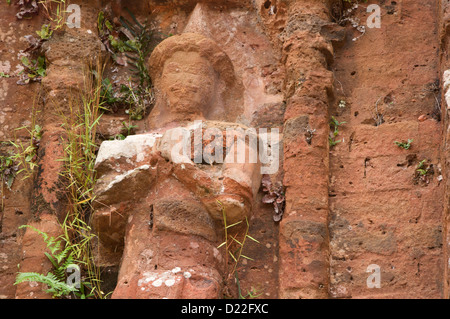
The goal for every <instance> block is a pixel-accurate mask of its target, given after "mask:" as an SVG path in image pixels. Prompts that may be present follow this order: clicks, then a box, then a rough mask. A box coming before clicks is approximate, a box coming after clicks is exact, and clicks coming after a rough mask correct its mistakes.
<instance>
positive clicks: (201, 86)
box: [149, 33, 242, 127]
mask: <svg viewBox="0 0 450 319" xmlns="http://www.w3.org/2000/svg"><path fill="white" fill-rule="evenodd" d="M149 70H150V74H151V77H152V81H153V84H154V86H155V91H156V94H157V102H156V105H155V108H154V110H153V111H152V113H151V114H150V117H149V121H150V126H153V127H155V126H156V127H158V126H162V125H164V124H167V123H170V122H182V121H193V120H200V119H208V120H226V121H234V120H235V119H236V117H237V116H238V115H239V109H240V108H241V107H242V106H241V105H242V104H241V103H240V99H241V96H242V93H241V92H240V90H241V88H240V86H239V82H238V80H237V79H236V76H235V73H234V68H233V64H232V62H231V60H230V59H229V57H228V56H227V55H226V54H225V53H224V52H223V51H222V50H221V49H220V48H219V47H218V45H217V44H216V43H215V42H214V41H213V40H211V39H209V38H206V37H204V36H202V35H200V34H195V33H184V34H181V35H176V36H172V37H170V38H168V39H165V40H164V41H163V42H161V43H160V44H159V45H158V46H157V47H156V48H155V50H154V51H153V53H152V55H151V57H150V59H149ZM233 117H234V118H233Z"/></svg>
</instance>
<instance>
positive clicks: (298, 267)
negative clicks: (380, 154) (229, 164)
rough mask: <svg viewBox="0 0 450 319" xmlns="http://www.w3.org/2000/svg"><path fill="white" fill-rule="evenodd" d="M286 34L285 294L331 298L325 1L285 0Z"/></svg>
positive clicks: (330, 54) (282, 267) (328, 46)
mask: <svg viewBox="0 0 450 319" xmlns="http://www.w3.org/2000/svg"><path fill="white" fill-rule="evenodd" d="M282 5H285V6H286V10H287V12H288V14H287V17H288V18H287V22H286V26H285V28H284V30H283V32H282V34H281V38H282V41H283V47H282V50H283V51H282V54H283V62H284V64H285V67H286V80H285V98H286V102H287V107H286V113H285V119H284V120H285V121H284V137H283V138H284V171H285V173H284V176H285V177H284V186H285V187H286V210H285V213H284V217H283V220H282V221H281V223H280V262H281V263H280V271H279V278H280V298H283V299H284V298H327V297H328V269H329V249H328V246H329V240H328V237H329V236H328V227H327V225H328V180H329V177H328V175H329V146H328V136H329V130H330V128H329V115H328V106H329V100H330V98H332V87H333V74H332V72H331V71H329V70H328V64H329V63H330V60H331V59H332V57H333V48H332V45H331V43H330V42H329V41H328V40H327V39H325V38H324V37H323V36H322V35H321V30H322V27H323V26H325V25H330V24H331V23H330V22H329V15H328V5H327V3H326V2H325V1H310V0H298V1H284V2H282Z"/></svg>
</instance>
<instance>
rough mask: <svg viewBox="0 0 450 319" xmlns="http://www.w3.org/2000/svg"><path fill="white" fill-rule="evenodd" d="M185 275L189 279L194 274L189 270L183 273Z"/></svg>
mask: <svg viewBox="0 0 450 319" xmlns="http://www.w3.org/2000/svg"><path fill="white" fill-rule="evenodd" d="M183 276H184V278H186V279H189V278H191V276H192V275H191V273H190V272H189V271H185V272H184V273H183Z"/></svg>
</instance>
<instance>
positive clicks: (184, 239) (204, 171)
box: [93, 33, 261, 298]
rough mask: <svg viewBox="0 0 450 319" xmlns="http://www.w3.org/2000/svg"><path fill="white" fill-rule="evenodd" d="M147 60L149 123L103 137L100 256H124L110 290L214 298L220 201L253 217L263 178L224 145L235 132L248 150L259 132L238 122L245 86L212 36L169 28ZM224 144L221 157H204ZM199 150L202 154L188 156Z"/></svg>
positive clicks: (237, 215)
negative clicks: (141, 129) (145, 128)
mask: <svg viewBox="0 0 450 319" xmlns="http://www.w3.org/2000/svg"><path fill="white" fill-rule="evenodd" d="M149 61H150V62H149V64H150V65H149V69H150V71H151V75H152V79H153V81H154V84H155V88H156V91H157V102H156V106H155V108H154V110H153V111H152V112H151V114H150V115H149V118H148V123H149V125H150V127H151V129H152V132H151V133H148V134H143V135H136V136H129V137H128V138H127V139H125V140H124V141H106V142H103V144H102V145H101V148H100V151H99V154H98V158H97V163H96V168H97V172H98V175H99V180H98V183H97V185H96V189H95V193H96V196H97V199H96V205H97V206H96V211H95V214H94V218H93V224H94V228H95V230H96V231H97V232H98V234H99V247H98V251H99V256H98V263H99V264H100V265H117V264H119V262H120V272H119V277H118V283H117V286H116V289H115V291H114V293H113V298H218V297H219V296H220V293H221V285H222V282H223V275H224V274H223V264H224V258H223V256H222V254H221V252H220V251H219V250H218V249H217V248H216V247H217V246H218V244H220V242H221V241H222V240H223V236H222V233H223V211H222V208H223V209H224V211H225V213H226V218H227V221H228V223H229V224H230V223H234V222H237V221H239V220H243V219H244V218H245V217H249V216H250V214H251V207H252V200H253V197H254V196H255V194H256V192H257V191H258V189H259V186H260V180H261V175H260V163H259V162H258V161H254V162H251V161H245V162H243V163H237V161H236V156H237V155H236V152H234V153H233V152H230V153H227V150H228V151H230V149H233V148H232V147H231V145H233V142H234V137H233V138H226V137H228V136H236V137H237V139H239V138H241V139H242V140H243V141H244V143H243V144H241V148H243V149H241V150H239V151H244V150H245V151H246V153H249V152H250V151H255V150H254V149H252V148H253V147H252V145H251V142H250V141H251V140H252V139H254V138H256V136H255V134H253V133H252V132H251V131H246V129H247V128H246V127H245V126H244V125H241V124H238V123H236V120H237V118H238V116H239V114H240V113H239V112H240V110H241V107H240V106H241V104H240V103H241V99H242V88H241V87H240V82H239V81H238V80H237V79H236V77H235V75H234V69H233V64H232V63H231V61H230V59H229V58H228V56H227V55H226V54H225V53H223V52H222V51H221V50H220V49H219V47H218V46H217V45H216V44H215V42H214V41H212V40H210V39H208V38H206V37H204V36H201V35H198V34H192V33H187V34H182V35H178V36H173V37H170V38H168V39H166V40H164V41H163V42H162V43H161V44H160V45H159V46H158V47H157V48H156V49H155V50H154V52H153V54H152V56H151V57H150V59H149ZM195 120H202V122H195V123H193V122H192V121H195ZM231 121H232V122H231ZM180 132H181V133H184V137H183V135H180V134H178V133H180ZM208 132H215V133H216V134H215V135H213V136H211V135H210V134H208ZM227 132H228V134H229V135H228V136H227V135H226V133H227ZM246 135H247V136H248V138H249V140H248V142H245V136H246ZM219 136H221V137H222V139H220V144H218V143H217V141H218V138H219ZM186 137H187V138H186ZM195 137H197V138H198V137H200V138H201V139H200V140H198V139H196V138H195ZM213 137H214V138H213ZM183 138H184V139H183ZM212 140H214V141H216V143H215V145H216V147H215V148H214V151H213V152H211V151H210V150H209V149H208V145H209V144H208V143H209V142H211V141H212ZM191 142H192V143H191ZM185 144H186V145H187V147H184V150H185V151H186V150H189V151H192V150H193V152H187V153H186V154H185V156H184V157H183V156H181V157H179V156H178V155H179V154H181V153H180V152H177V151H176V150H177V147H178V146H181V147H179V149H180V150H183V146H185ZM236 144H238V143H236ZM211 145H212V144H211ZM217 145H218V146H217ZM227 147H228V148H227ZM199 149H200V151H201V150H203V151H204V152H203V153H202V152H200V153H201V154H199V153H198V151H199ZM222 149H223V155H224V162H223V163H222V161H220V160H219V161H217V160H216V161H215V162H213V161H210V160H207V159H208V155H217V152H219V150H222ZM234 150H235V151H237V150H236V148H234ZM189 153H190V154H189ZM199 155H203V157H202V159H203V161H201V162H198V161H196V163H194V160H195V159H196V158H198V156H199ZM205 158H206V160H205ZM180 159H183V160H182V161H180ZM219 202H220V205H219Z"/></svg>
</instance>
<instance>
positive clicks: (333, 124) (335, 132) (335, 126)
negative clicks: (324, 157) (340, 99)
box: [328, 116, 346, 147]
mask: <svg viewBox="0 0 450 319" xmlns="http://www.w3.org/2000/svg"><path fill="white" fill-rule="evenodd" d="M345 123H346V122H339V121H338V120H337V119H336V118H335V117H334V116H332V117H331V120H330V128H331V129H332V133H331V134H332V136H329V137H328V141H329V144H330V146H331V147H333V146H335V145H336V144H338V143H340V142H341V141H340V140H338V141H336V137H337V136H338V135H339V127H340V126H341V125H342V124H345Z"/></svg>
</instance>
